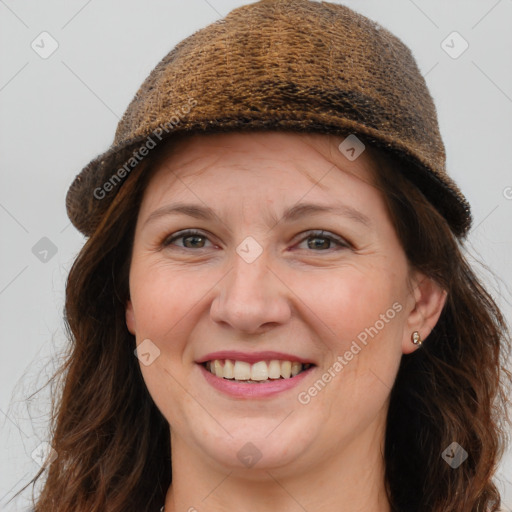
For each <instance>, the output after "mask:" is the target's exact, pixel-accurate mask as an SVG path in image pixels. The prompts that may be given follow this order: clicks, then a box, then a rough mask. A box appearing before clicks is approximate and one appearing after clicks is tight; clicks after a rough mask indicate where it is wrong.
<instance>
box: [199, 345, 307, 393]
mask: <svg viewBox="0 0 512 512" xmlns="http://www.w3.org/2000/svg"><path fill="white" fill-rule="evenodd" d="M196 363H198V364H200V365H201V366H202V368H204V371H205V372H206V376H208V375H210V378H208V380H209V381H210V382H218V383H221V382H223V383H225V385H226V386H230V385H231V386H234V385H235V384H240V385H247V384H259V385H260V386H263V387H269V386H270V385H271V384H272V383H273V384H277V385H280V384H284V381H291V380H293V381H295V379H297V377H298V376H301V374H303V373H304V372H306V371H307V370H310V369H312V367H314V366H315V364H314V363H313V362H311V361H308V360H306V359H304V358H302V357H299V356H295V355H292V354H285V353H282V352H274V351H266V352H252V353H249V352H238V351H220V352H214V353H211V354H207V355H205V356H203V357H201V358H200V359H198V360H197V361H196ZM290 384H291V383H290ZM260 386H256V387H260ZM251 387H252V386H251Z"/></svg>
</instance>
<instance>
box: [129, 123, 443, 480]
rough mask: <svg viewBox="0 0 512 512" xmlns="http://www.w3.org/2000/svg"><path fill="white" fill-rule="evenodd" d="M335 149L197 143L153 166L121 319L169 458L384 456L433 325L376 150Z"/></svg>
mask: <svg viewBox="0 0 512 512" xmlns="http://www.w3.org/2000/svg"><path fill="white" fill-rule="evenodd" d="M342 140H343V138H332V137H328V136H325V135H310V136H302V135H298V134H291V133H283V132H258V133H245V134H237V133H229V134H216V135H209V136H205V135H202V136H200V135H197V136H193V137H189V138H187V139H185V140H184V141H183V142H182V143H181V144H179V146H178V147H177V148H176V150H175V151H174V152H172V153H169V154H168V155H167V156H166V157H165V158H164V159H163V160H162V161H161V162H160V163H159V164H158V166H157V168H156V170H155V174H154V175H153V176H152V178H151V180H150V182H149V185H148V187H147V189H146V190H145V194H144V197H143V201H142V204H141V208H140V212H139V216H138V221H137V226H136V231H135V239H134V246H133V257H132V263H131V269H130V301H129V302H128V304H127V309H126V319H127V325H128V328H129V330H130V332H132V333H133V334H135V335H136V340H137V344H138V345H139V344H141V343H142V345H141V347H139V358H140V365H141V370H142V374H143V377H144V380H145V383H146V385H147V387H148V390H149V392H150V394H151V396H152V397H153V399H154V401H155V403H156V405H157V406H158V408H159V409H160V411H161V412H162V413H163V415H164V416H165V417H166V418H167V420H168V421H169V423H170V425H171V439H172V443H173V444H172V448H173V453H174V454H176V453H182V454H188V456H192V457H196V458H199V459H200V460H202V462H203V463H204V464H207V465H211V466H212V467H217V468H230V469H233V468H240V469H244V468H247V469H248V468H251V467H252V465H253V464H256V465H255V466H254V469H255V470H256V469H257V468H260V469H270V468H273V469H275V470H279V471H282V472H287V471H293V472H302V471H308V472H309V471H313V470H314V469H315V468H316V467H320V466H325V465H326V464H329V462H330V461H333V464H334V462H335V461H336V460H337V458H338V457H340V456H341V455H342V454H343V453H345V454H349V453H351V450H352V451H353V455H354V456H356V455H357V456H359V457H360V456H361V452H360V451H358V450H360V449H361V447H362V446H368V443H367V441H369V440H370V439H373V440H374V443H375V444H378V443H380V442H381V440H382V436H383V433H384V425H385V418H386V412H387V401H388V397H389V394H390V390H391V387H392V385H393V381H394V379H395V376H396V373H397V369H398V366H399V363H400V359H401V357H402V354H404V353H407V352H411V351H413V350H414V349H415V346H414V345H413V344H412V343H411V341H410V336H411V333H412V331H413V330H414V329H416V328H419V329H420V331H421V334H422V335H423V337H425V336H426V335H428V333H429V332H430V330H431V329H432V327H433V324H434V323H435V320H437V317H436V318H435V319H433V320H432V322H431V325H428V321H425V319H427V320H429V318H430V317H428V315H426V314H424V313H423V312H422V311H421V310H420V307H419V306H418V304H420V303H421V302H422V301H423V299H424V295H425V294H423V295H422V292H421V290H422V288H421V285H418V283H419V277H418V275H416V274H410V273H409V270H408V265H407V260H406V257H405V255H404V252H403V250H402V248H401V246H400V244H399V241H398V239H397V235H396V233H395V231H394V228H393V226H392V224H391V221H390V219H389V217H388V214H387V211H386V208H385V204H384V201H383V198H382V196H381V193H380V192H379V191H378V190H377V189H376V188H375V187H374V186H373V185H372V184H371V183H372V174H371V171H370V168H371V166H372V165H374V164H373V163H372V162H373V161H372V160H371V159H370V157H369V155H368V151H364V152H363V153H362V154H361V155H360V156H359V157H358V158H356V159H355V160H349V159H348V158H347V157H345V156H344V154H342V152H341V151H340V150H339V149H338V144H339V143H340V142H341V141H342ZM347 154H348V155H350V153H347ZM350 156H351V155H350ZM177 205H179V209H174V208H175V207H176V206H177ZM306 205H308V206H306ZM187 230H194V233H193V234H190V233H187V232H186V231H187ZM320 231H322V232H320ZM421 329H423V330H421ZM256 363H257V364H256ZM308 365H311V366H309V367H308ZM301 370H302V371H301ZM290 371H292V372H293V374H295V373H296V372H297V371H301V373H298V374H297V375H296V376H291V377H290ZM212 372H214V373H215V375H214V373H212ZM216 372H218V375H219V376H217V373H216ZM221 372H222V373H221ZM282 375H283V376H284V377H283V376H282ZM234 377H236V378H234ZM247 379H249V380H251V381H252V382H247ZM244 381H245V382H244ZM363 455H365V454H364V453H363ZM173 456H174V455H173ZM253 473H254V471H253Z"/></svg>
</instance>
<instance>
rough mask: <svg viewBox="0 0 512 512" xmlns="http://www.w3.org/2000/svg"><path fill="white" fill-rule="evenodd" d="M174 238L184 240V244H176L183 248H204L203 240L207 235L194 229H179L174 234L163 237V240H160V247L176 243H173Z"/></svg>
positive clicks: (206, 238)
mask: <svg viewBox="0 0 512 512" xmlns="http://www.w3.org/2000/svg"><path fill="white" fill-rule="evenodd" d="M176 240H183V241H184V244H185V245H184V246H181V245H179V246H178V247H181V248H184V249H204V242H205V240H208V237H207V236H206V235H205V234H204V233H202V232H201V231H197V230H195V229H187V230H186V231H180V232H178V233H176V234H174V235H171V236H168V237H167V238H165V239H164V241H163V242H162V247H168V246H169V245H176V244H173V242H174V241H176ZM201 244H202V245H201Z"/></svg>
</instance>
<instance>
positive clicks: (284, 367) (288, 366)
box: [281, 361, 292, 379]
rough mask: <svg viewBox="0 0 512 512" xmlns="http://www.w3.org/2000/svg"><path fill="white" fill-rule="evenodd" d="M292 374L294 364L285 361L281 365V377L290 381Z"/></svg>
mask: <svg viewBox="0 0 512 512" xmlns="http://www.w3.org/2000/svg"><path fill="white" fill-rule="evenodd" d="M291 374H292V363H291V362H290V361H283V362H282V363H281V377H283V379H289V378H290V376H291Z"/></svg>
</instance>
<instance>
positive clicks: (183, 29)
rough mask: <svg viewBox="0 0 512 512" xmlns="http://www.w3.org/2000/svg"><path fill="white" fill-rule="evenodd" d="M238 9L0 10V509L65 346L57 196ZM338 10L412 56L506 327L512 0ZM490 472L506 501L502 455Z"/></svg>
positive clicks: (70, 244)
mask: <svg viewBox="0 0 512 512" xmlns="http://www.w3.org/2000/svg"><path fill="white" fill-rule="evenodd" d="M248 3H251V2H250V1H241V0H188V1H187V2H177V1H163V0H160V1H158V0H151V1H147V2H142V1H139V2H137V1H134V0H129V1H127V0H124V1H121V0H109V1H99V0H89V1H75V0H73V1H67V2H63V1H62V2H57V1H55V0H47V1H45V2H41V1H40V0H39V1H37V0H26V1H25V2H15V1H14V0H0V43H1V44H0V52H1V54H0V109H1V116H0V155H1V157H0V166H1V186H0V222H1V224H0V226H1V228H0V229H1V240H2V251H1V258H2V261H1V265H0V315H1V326H2V342H1V343H2V344H1V347H2V358H1V359H0V365H1V372H0V375H1V386H0V432H1V438H0V446H1V448H0V449H1V454H2V455H1V462H0V509H1V510H23V507H24V506H25V501H24V500H22V499H19V500H17V501H16V502H14V503H11V504H9V505H6V502H7V500H8V499H9V498H10V497H11V496H12V495H13V493H14V492H15V491H16V490H18V489H19V488H20V486H22V485H23V484H24V483H26V482H27V481H28V480H29V479H30V478H31V477H32V476H33V475H34V474H35V472H36V471H37V469H38V464H37V462H36V461H35V460H33V458H32V457H31V454H32V452H33V451H34V450H35V449H36V448H37V447H38V446H39V445H40V443H41V442H43V441H45V440H46V439H47V438H48V436H47V432H46V428H45V425H46V423H45V422H46V418H47V414H48V407H49V402H48V400H49V394H48V390H45V391H44V392H42V393H40V394H39V395H37V396H34V397H32V398H30V399H27V397H28V396H29V395H30V394H31V393H32V392H33V391H35V390H36V388H37V387H38V386H41V385H43V384H44V382H45V377H46V376H48V375H50V373H51V371H52V370H53V369H54V367H55V364H56V362H58V359H57V357H58V354H59V351H61V350H62V347H63V346H64V345H65V343H66V338H65V334H64V332H63V322H62V308H63V304H64V285H65V279H66V275H67V272H68V270H69V268H70V266H71V264H72V261H73V259H74V257H75V256H76V254H77V252H78V250H79V249H80V247H81V246H82V244H83V242H84V238H83V237H82V235H80V234H79V233H78V232H77V231H76V230H75V229H74V228H73V227H72V226H71V225H70V224H69V220H68V219H67V217H66V211H65V206H64V199H65V193H66V191H67V188H68V186H69V185H70V183H71V181H72V179H73V177H74V176H75V174H76V173H78V171H79V170H80V169H81V168H82V167H83V166H84V165H85V164H87V163H88V162H89V160H91V159H92V158H93V157H95V156H96V155H97V154H99V153H100V152H102V151H103V150H105V149H106V148H107V147H108V146H109V145H110V143H111V141H112V138H113V135H114V131H115V128H116V125H117V122H118V120H119V118H120V116H121V115H122V113H123V112H124V110H125V108H126V107H127V105H128V103H129V101H130V100H131V98H132V97H133V95H134V94H135V92H136V90H137V88H138V86H139V85H140V84H141V82H142V81H143V80H144V78H145V77H146V76H147V74H148V73H149V72H150V71H151V69H152V68H153V67H154V66H155V65H156V64H157V62H158V61H159V60H160V59H161V58H162V57H163V56H164V55H165V54H166V53H167V52H168V51H169V50H170V49H171V48H172V47H173V46H174V45H175V44H176V43H177V42H179V41H180V40H182V39H183V38H185V37H187V36H188V35H190V34H192V33H193V32H194V31H196V30H198V29H200V28H202V27H203V26H205V25H207V24H209V23H211V22H213V21H215V20H216V19H218V18H221V17H223V16H225V15H226V14H227V13H228V12H229V11H230V10H231V9H233V8H235V7H238V6H241V5H243V4H248ZM340 3H341V2H340ZM342 3H345V4H346V5H348V6H349V7H352V8H354V9H355V10H357V11H359V12H361V13H363V14H365V15H367V16H368V17H370V18H372V19H374V20H375V21H378V22H380V23H381V24H382V25H384V26H385V27H386V28H389V29H390V30H391V31H392V32H394V33H395V34H396V35H397V36H399V37H400V38H401V39H402V40H403V41H404V42H405V43H406V44H407V45H408V46H409V47H410V48H411V49H412V51H413V53H414V55H415V57H416V59H417V61H418V64H419V66H420V69H421V70H422V73H423V74H424V75H425V77H426V80H427V84H428V86H429V88H430V90H431V92H432V95H433V97H434V100H435V102H436V105H437V108H438V115H439V122H440V127H441V133H442V135H443V138H444V141H445V144H446V147H447V159H448V169H449V172H450V173H451V174H452V176H453V177H454V178H455V180H456V181H457V182H458V184H459V185H460V187H461V189H462V190H463V192H464V193H465V194H466V196H467V198H468V200H469V201H470V203H471V205H472V208H473V214H474V219H475V220H474V227H473V229H472V231H471V232H470V235H469V242H468V254H469V257H470V259H471V261H474V262H475V265H476V269H477V271H478V274H479V275H481V277H482V279H484V280H485V282H486V283H487V284H488V286H489V287H490V289H491V291H492V293H493V295H494V296H495V298H496V299H497V300H498V302H499V303H500V305H501V306H502V307H503V310H504V312H505V314H506V316H507V318H508V319H509V322H510V318H511V317H512V315H511V312H512V307H511V296H512V294H511V290H510V283H511V282H512V279H511V277H512V265H510V262H511V257H510V254H511V249H512V243H511V242H512V227H511V222H510V219H511V217H512V215H511V214H512V172H511V158H510V147H511V142H510V141H511V140H512V68H511V65H510V64H511V62H512V31H511V30H510V26H511V25H512V0H498V1H497V0H478V1H476V0H450V1H446V0H428V1H427V0H414V1H413V0H391V1H386V2H383V1H382V0H359V1H357V0H347V1H345V2H342ZM43 31H47V32H48V33H49V34H51V37H52V38H53V39H55V40H56V41H57V43H58V45H59V46H58V48H57V50H56V51H55V52H54V53H53V54H52V55H51V56H49V57H48V58H46V59H43V58H41V57H40V55H39V54H38V53H36V51H34V49H32V47H31V43H32V42H33V41H35V43H34V45H35V44H38V45H39V51H43V50H45V51H47V50H48V49H49V48H50V43H51V42H50V40H49V39H46V40H45V42H44V49H43V48H42V46H43V43H41V37H40V36H39V35H40V34H41V32H43ZM453 31H457V32H458V33H459V34H460V35H461V36H462V37H463V38H464V39H465V40H466V41H467V43H468V44H469V48H468V49H467V50H466V51H465V52H464V53H462V54H461V55H460V56H458V58H452V57H451V56H449V55H448V54H447V53H446V52H445V51H444V49H443V48H442V46H441V44H442V41H443V40H445V39H446V37H447V36H448V35H449V34H451V33H452V32H453ZM452 40H453V43H452V42H451V41H452ZM448 44H449V45H450V46H452V47H453V48H452V49H451V50H450V51H451V52H452V53H453V52H456V53H458V52H459V50H461V49H462V48H463V47H462V46H461V45H462V40H458V39H457V36H455V39H454V38H453V36H452V38H451V39H450V38H449V39H448ZM43 237H47V238H48V239H49V240H50V241H51V242H48V240H43V241H40V240H41V239H42V238H43ZM36 244H38V245H36ZM34 246H36V249H34V251H33V247H34ZM45 249H46V250H48V251H49V252H48V253H46V254H45V253H44V252H41V251H44V250H45ZM52 250H53V252H54V251H55V250H57V252H56V253H55V254H53V253H52ZM34 253H35V254H34ZM45 258H46V261H45ZM476 260H478V261H481V262H483V263H484V265H482V264H480V263H477V262H476ZM507 263H508V265H507ZM486 267H488V268H489V269H490V270H487V269H486ZM499 477H500V478H501V484H500V485H501V488H502V489H503V490H504V492H505V498H506V501H507V502H508V503H509V505H508V506H509V507H510V504H511V503H512V483H511V480H512V452H511V451H510V450H509V451H508V452H507V455H506V457H505V459H504V461H503V464H502V465H501V467H500V472H499Z"/></svg>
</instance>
